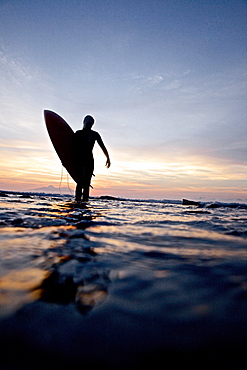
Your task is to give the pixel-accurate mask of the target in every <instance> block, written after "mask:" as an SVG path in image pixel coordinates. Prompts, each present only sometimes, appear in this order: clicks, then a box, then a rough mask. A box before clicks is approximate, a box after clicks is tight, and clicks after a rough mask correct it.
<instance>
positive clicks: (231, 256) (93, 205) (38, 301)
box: [0, 193, 247, 369]
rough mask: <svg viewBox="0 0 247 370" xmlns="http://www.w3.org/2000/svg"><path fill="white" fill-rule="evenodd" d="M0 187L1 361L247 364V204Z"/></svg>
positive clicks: (7, 364)
mask: <svg viewBox="0 0 247 370" xmlns="http://www.w3.org/2000/svg"><path fill="white" fill-rule="evenodd" d="M0 195H1V197H0V200H1V204H0V231H1V235H0V242H1V246H0V348H1V352H2V353H1V357H0V368H1V369H84V368H89V366H90V367H91V366H94V367H95V368H98V369H142V368H143V367H144V366H149V368H152V369H155V368H161V369H163V368H164V369H165V368H168V367H170V366H172V367H173V366H175V365H178V366H181V365H182V366H187V365H188V366H190V368H195V369H198V368H199V367H200V366H202V365H204V366H212V365H214V364H215V362H216V361H217V364H218V365H216V366H220V368H223V369H227V368H229V369H245V368H246V364H247V355H246V353H247V239H246V236H247V230H246V224H247V222H246V221H247V206H246V205H243V204H242V205H237V204H235V205H232V204H220V203H219V204H213V205H211V204H204V205H203V206H202V207H198V206H189V205H188V206H185V205H182V204H181V202H180V201H151V200H150V201H144V200H143V201H142V200H138V201H137V200H136V201H134V200H107V199H100V198H94V199H92V200H90V202H89V204H88V205H87V206H85V207H84V208H83V207H81V208H78V207H76V206H75V204H74V203H73V201H72V198H70V197H62V196H52V195H40V194H22V193H6V194H3V193H1V194H0ZM221 366H222V367H221Z"/></svg>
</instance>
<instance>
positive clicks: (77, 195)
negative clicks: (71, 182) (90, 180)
mask: <svg viewBox="0 0 247 370" xmlns="http://www.w3.org/2000/svg"><path fill="white" fill-rule="evenodd" d="M81 195H82V184H81V183H77V185H76V189H75V200H76V201H77V202H80V201H81Z"/></svg>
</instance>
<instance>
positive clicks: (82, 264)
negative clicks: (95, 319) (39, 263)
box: [40, 248, 110, 314]
mask: <svg viewBox="0 0 247 370" xmlns="http://www.w3.org/2000/svg"><path fill="white" fill-rule="evenodd" d="M86 254H87V255H85V253H84V254H83V255H81V256H79V255H78V256H77V257H75V258H73V256H71V258H70V259H68V260H67V261H66V262H65V263H62V264H60V265H59V266H58V267H57V268H56V270H55V271H53V272H52V273H51V274H50V276H49V277H48V278H46V279H45V280H44V281H43V283H42V285H41V289H42V294H41V298H40V299H41V300H42V301H45V302H50V303H58V304H70V303H74V304H75V306H76V308H77V309H78V311H79V312H80V313H82V314H87V313H88V312H89V311H90V310H92V309H93V308H94V307H95V306H98V305H99V304H101V303H102V302H103V301H104V300H105V298H106V297H107V291H108V285H109V282H110V279H109V273H108V272H107V271H105V270H103V271H99V270H97V269H95V267H94V266H93V265H94V263H93V261H92V256H95V255H96V253H95V252H94V251H93V249H92V248H91V249H90V250H87V253H86ZM88 263H89V264H90V266H88V265H87V264H88Z"/></svg>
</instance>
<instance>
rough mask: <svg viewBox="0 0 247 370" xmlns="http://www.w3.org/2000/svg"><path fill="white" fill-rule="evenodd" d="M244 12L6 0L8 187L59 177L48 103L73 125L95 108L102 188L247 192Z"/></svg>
mask: <svg viewBox="0 0 247 370" xmlns="http://www.w3.org/2000/svg"><path fill="white" fill-rule="evenodd" d="M246 16H247V3H246V1H244V0H242V1H241V0H35V1H33V0H25V1H21V0H1V2H0V23H1V33H0V46H1V48H0V94H1V105H0V126H1V141H0V148H1V164H0V189H2V190H29V189H33V188H40V187H43V186H48V185H53V186H55V187H58V186H59V183H60V178H61V164H60V162H59V159H58V158H57V155H56V153H55V151H54V149H53V147H52V144H51V142H50V140H49V137H48V134H47V131H46V127H45V124H44V118H43V110H44V109H49V110H53V111H55V112H57V113H58V114H60V115H61V116H62V117H63V118H64V119H65V120H66V121H67V122H68V123H69V124H70V125H71V127H72V128H73V129H74V130H78V129H80V128H81V122H82V119H83V117H84V116H85V115H87V114H91V115H92V116H94V118H95V120H96V123H95V126H94V129H95V130H96V131H99V133H100V134H101V136H102V138H103V140H104V142H105V145H106V147H107V148H108V150H109V153H110V157H111V161H112V166H111V168H110V169H106V168H105V167H104V164H105V157H104V155H103V153H102V152H101V150H100V149H99V148H96V147H95V162H96V166H95V167H96V168H95V174H96V177H95V178H94V179H93V186H94V189H93V190H92V193H91V194H92V195H94V196H97V195H105V194H107V195H115V196H120V197H129V198H155V199H163V198H166V199H181V198H189V199H218V200H223V199H228V198H229V199H238V200H242V201H246V198H247V196H246V183H247V175H246V172H247V171H246V159H247V150H246V143H247V124H246V117H247V114H246V113H247V108H246V101H247V99H246V91H247V89H246V41H247V40H246V39H247V27H246ZM69 184H70V186H71V188H73V186H74V185H73V181H72V180H71V179H70V180H69ZM62 186H67V176H66V173H65V171H64V177H63V182H62Z"/></svg>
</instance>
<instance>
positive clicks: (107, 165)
mask: <svg viewBox="0 0 247 370" xmlns="http://www.w3.org/2000/svg"><path fill="white" fill-rule="evenodd" d="M105 165H106V167H107V168H109V167H110V165H111V161H110V158H107V161H106V164H105Z"/></svg>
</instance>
